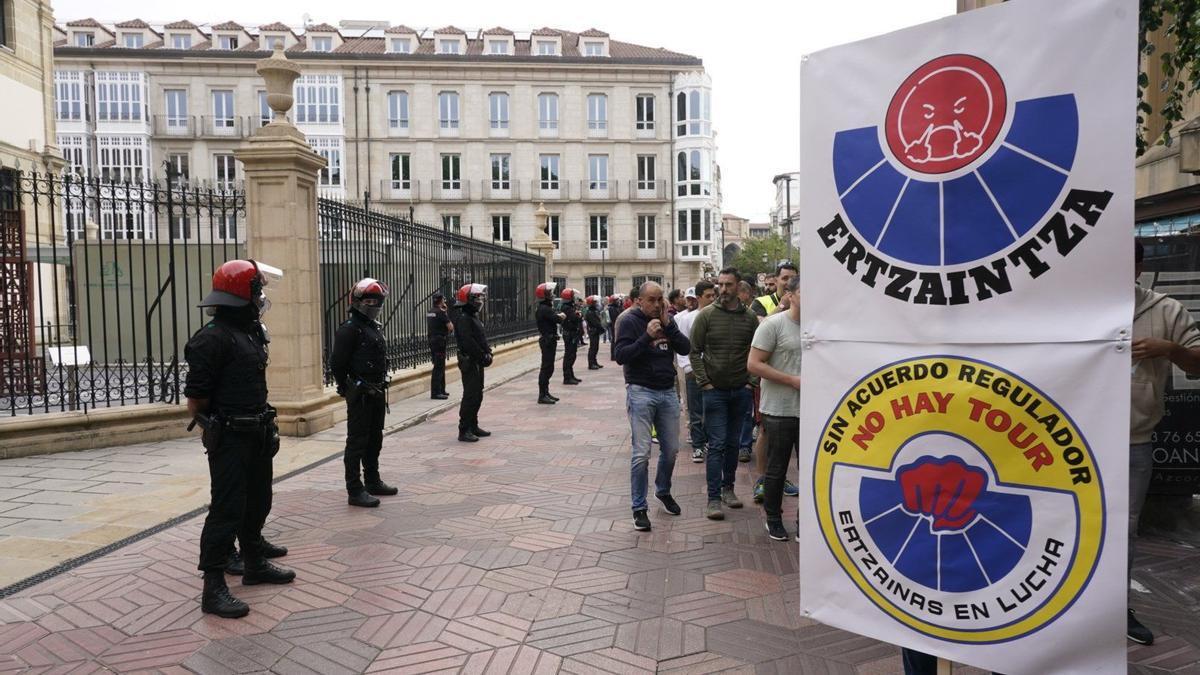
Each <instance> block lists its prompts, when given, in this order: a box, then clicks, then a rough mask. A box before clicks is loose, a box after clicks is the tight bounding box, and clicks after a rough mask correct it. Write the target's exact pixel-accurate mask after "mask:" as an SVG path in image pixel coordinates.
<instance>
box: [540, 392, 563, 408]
mask: <svg viewBox="0 0 1200 675" xmlns="http://www.w3.org/2000/svg"><path fill="white" fill-rule="evenodd" d="M557 402H558V399H556V398H554V397H553V396H551V395H550V390H549V389H543V390H541V391H539V392H538V403H541V404H542V405H554V404H555V403H557Z"/></svg>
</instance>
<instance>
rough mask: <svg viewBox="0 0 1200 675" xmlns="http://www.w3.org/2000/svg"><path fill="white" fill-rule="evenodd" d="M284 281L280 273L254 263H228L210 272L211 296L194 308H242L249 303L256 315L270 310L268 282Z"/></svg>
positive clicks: (251, 261) (268, 266)
mask: <svg viewBox="0 0 1200 675" xmlns="http://www.w3.org/2000/svg"><path fill="white" fill-rule="evenodd" d="M269 278H274V279H276V280H278V279H282V278H283V270H280V269H279V268H277V267H272V266H271V265H268V264H266V263H263V262H259V261H257V260H230V261H228V262H226V263H223V264H222V265H221V266H220V267H218V268H217V271H216V272H213V278H212V292H210V293H209V294H208V295H206V296H205V297H204V299H203V300H201V301H200V303H199V304H198V305H197V307H245V306H246V305H249V304H251V303H253V304H254V306H255V307H256V308H257V309H258V313H259V315H262V314H265V313H266V312H267V310H268V309H270V308H271V302H270V301H269V300H267V295H266V292H265V291H264V290H263V289H264V288H266V286H267V280H268V279H269Z"/></svg>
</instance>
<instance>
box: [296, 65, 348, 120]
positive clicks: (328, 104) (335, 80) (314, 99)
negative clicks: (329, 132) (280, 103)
mask: <svg viewBox="0 0 1200 675" xmlns="http://www.w3.org/2000/svg"><path fill="white" fill-rule="evenodd" d="M293 91H294V93H295V99H296V105H295V107H294V108H292V109H293V110H294V111H295V116H296V117H295V118H296V124H307V125H310V126H312V125H321V126H325V125H338V124H341V123H342V78H341V76H340V75H301V76H300V79H298V80H296V84H295V86H294V87H293Z"/></svg>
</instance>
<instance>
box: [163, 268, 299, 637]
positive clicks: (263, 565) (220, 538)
mask: <svg viewBox="0 0 1200 675" xmlns="http://www.w3.org/2000/svg"><path fill="white" fill-rule="evenodd" d="M268 275H270V276H272V277H275V278H282V277H283V273H282V272H280V271H279V270H278V269H276V268H273V267H271V266H269V265H266V264H263V263H258V262H255V261H253V260H231V261H229V262H226V263H224V264H223V265H221V266H220V267H219V268H217V271H216V272H215V273H214V274H213V280H212V292H211V293H209V294H208V296H206V297H205V298H204V300H202V301H201V302H200V305H199V306H200V307H205V308H208V312H209V314H210V315H211V316H212V320H211V321H209V322H208V323H207V324H205V326H204V327H203V328H201V329H200V330H198V331H196V334H195V335H193V336H192V338H191V339H190V340H188V343H187V346H186V347H185V348H184V358H185V359H186V360H187V363H188V374H187V382H186V386H185V388H184V396H186V397H187V406H188V412H189V413H191V414H192V416H193V418H194V419H195V421H196V423H199V424H200V425H201V426H202V427H203V429H204V435H203V442H204V450H205V452H206V453H207V454H208V473H209V479H210V481H211V498H210V505H209V508H208V517H207V518H205V520H204V530H203V531H202V532H201V534H200V564H199V569H200V570H201V571H202V572H204V592H203V594H202V595H201V599H200V608H201V609H202V610H203V611H204V612H205V613H208V614H216V615H217V616H221V617H225V618H237V617H242V616H246V614H247V613H249V611H250V607H249V606H248V605H246V603H244V602H242V601H241V600H238V599H237V598H235V597H233V595H232V594H231V593H230V592H229V587H228V586H227V585H226V584H225V565H226V562H227V560H228V557H229V551H230V550H231V549H232V548H233V539H234V537H235V536H236V537H237V538H238V540H239V541H240V542H241V545H242V556H243V559H244V564H245V573H244V574H243V576H242V584H243V585H245V586H252V585H254V584H261V583H269V584H286V583H290V582H291V581H292V580H293V579H295V578H296V573H295V572H293V571H291V570H287V569H282V568H279V567H276V566H274V565H272V564H271V563H270V562H268V561H267V560H266V558H265V557H264V556H263V550H262V528H263V523H265V522H266V520H267V514H269V513H270V512H271V458H272V457H273V456H274V454H275V453H276V452H278V451H279V427H278V426H276V424H275V409H274V408H272V407H271V406H269V405H267V373H266V369H267V343H269V342H270V338H269V337H268V336H267V330H266V327H265V326H263V324H262V322H261V320H260V319H261V318H262V315H263V314H264V313H265V312H266V311H267V310H268V309H270V303H269V302H268V301H267V296H266V293H265V292H264V290H263V289H264V287H265V286H266V285H267V276H268Z"/></svg>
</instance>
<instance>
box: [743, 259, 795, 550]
mask: <svg viewBox="0 0 1200 675" xmlns="http://www.w3.org/2000/svg"><path fill="white" fill-rule="evenodd" d="M779 293H780V298H779V300H780V304H783V303H785V302H786V303H787V306H788V308H787V310H786V311H782V312H778V313H776V314H773V315H771V316H770V317H768V318H767V319H765V320H764V321H763V322H762V323H761V324H760V325H759V326H758V330H757V331H755V333H754V340H753V341H752V342H751V343H750V357H749V358H748V360H747V363H746V368H747V370H749V371H750V374H751V375H756V376H758V377H759V378H761V379H762V384H761V385H760V386H761V400H760V402H759V406H758V408H759V411H760V412H761V413H762V423H763V431H764V432H766V435H767V471H766V477H765V479H764V480H763V511H764V512H765V513H766V516H767V534H768V535H769V536H770V537H771V538H772V539H774V540H776V541H787V540H788V533H787V530H786V529H784V527H783V504H782V502H783V482H784V479H785V478H786V477H787V472H788V464H789V463H790V462H791V459H792V450H793V448H795V447H796V444H797V443H798V442H799V440H800V355H801V352H802V349H803V345H802V342H801V331H800V278H799V277H798V276H797V277H793V278H791V279H789V280H788V282H787V285H786V286H785V287H783V288H781V289H779ZM797 536H798V535H797Z"/></svg>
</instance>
